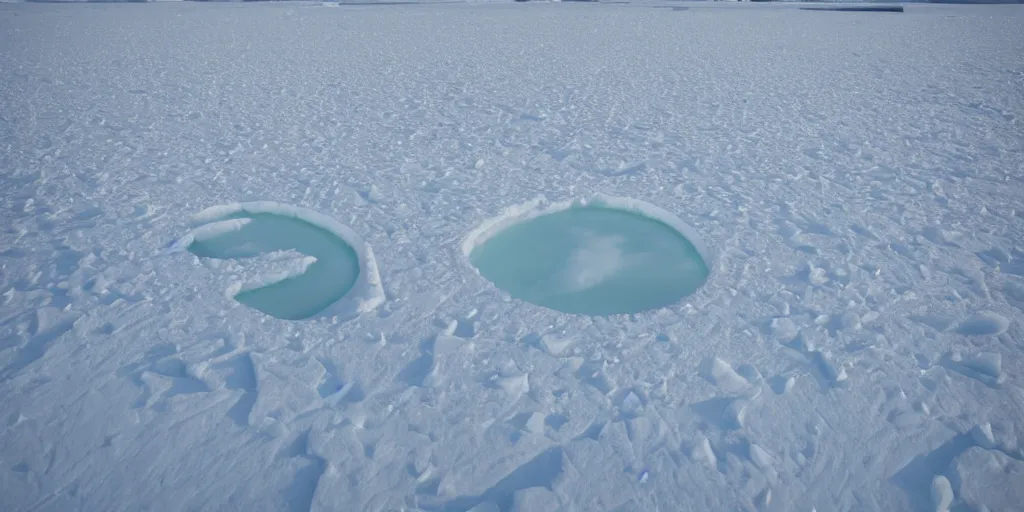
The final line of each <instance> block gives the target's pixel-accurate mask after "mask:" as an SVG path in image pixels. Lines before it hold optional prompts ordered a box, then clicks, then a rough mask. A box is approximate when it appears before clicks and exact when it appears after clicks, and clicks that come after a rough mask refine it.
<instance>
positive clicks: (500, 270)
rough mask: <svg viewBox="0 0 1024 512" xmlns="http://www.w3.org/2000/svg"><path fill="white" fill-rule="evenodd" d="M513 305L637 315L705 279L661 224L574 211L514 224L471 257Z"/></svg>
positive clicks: (690, 253) (704, 269)
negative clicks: (517, 301) (518, 301)
mask: <svg viewBox="0 0 1024 512" xmlns="http://www.w3.org/2000/svg"><path fill="white" fill-rule="evenodd" d="M470 261H471V262H472V263H473V265H474V266H476V267H477V268H478V269H479V270H480V273H481V275H483V276H484V277H485V278H487V279H488V280H490V281H491V282H493V283H494V284H496V285H497V286H498V287H499V288H501V289H503V290H505V291H506V292H508V293H509V294H510V295H512V296H513V297H515V298H518V299H522V300H525V301H528V302H532V303H534V304H537V305H540V306H544V307H548V308H551V309H554V310H558V311H562V312H565V313H578V314H587V315H613V314H623V313H637V312H640V311H644V310H649V309H654V308H659V307H663V306H667V305H670V304H673V303H676V302H678V301H679V300H680V299H682V298H683V297H686V296H687V295H690V294H691V293H693V292H694V291H696V290H697V288H699V287H700V285H701V284H703V283H704V280H705V279H707V276H708V266H707V264H706V263H705V262H704V260H703V259H702V258H701V255H700V253H699V252H698V251H697V249H696V248H695V247H694V245H693V244H692V243H690V241H689V240H687V239H686V237H684V236H683V235H682V234H681V233H679V232H678V231H677V230H675V229H673V228H672V227H670V226H668V225H667V224H665V223H663V222H660V221H658V220H655V219H652V218H649V217H646V216H643V215H640V214H637V213H632V212H628V211H624V210H618V209H612V208H609V207H605V206H575V207H572V208H569V209H567V210H562V211H558V212H555V213H550V214H546V215H542V216H539V217H536V218H533V219H530V220H527V221H524V222H521V223H517V224H514V225H512V226H510V227H508V228H506V229H504V230H502V231H501V232H499V233H497V234H495V235H494V236H492V237H491V238H489V239H488V240H487V241H485V242H484V243H483V244H481V245H479V246H478V247H476V248H475V249H474V250H473V251H472V252H471V253H470Z"/></svg>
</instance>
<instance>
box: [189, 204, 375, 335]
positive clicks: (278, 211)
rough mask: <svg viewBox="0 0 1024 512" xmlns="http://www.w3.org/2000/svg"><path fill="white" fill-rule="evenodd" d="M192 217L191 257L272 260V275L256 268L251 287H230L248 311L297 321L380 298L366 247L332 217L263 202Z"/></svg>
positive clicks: (358, 308) (363, 307)
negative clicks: (196, 224) (194, 221)
mask: <svg viewBox="0 0 1024 512" xmlns="http://www.w3.org/2000/svg"><path fill="white" fill-rule="evenodd" d="M197 220H198V224H199V226H198V227H197V228H195V229H194V230H193V231H192V232H191V234H190V235H189V236H188V237H187V245H186V248H187V250H188V251H189V252H191V253H192V254H195V255H196V256H199V257H201V258H214V259H231V260H249V259H255V258H258V257H268V256H269V257H270V260H269V264H270V265H271V267H272V270H271V271H270V272H269V273H259V272H255V271H254V272H252V273H251V274H252V275H250V276H249V277H250V278H253V279H251V280H250V282H248V283H238V284H237V285H235V286H233V287H232V289H229V293H230V294H231V296H232V297H234V299H235V300H237V301H238V302H241V303H242V304H245V305H247V306H249V307H251V308H254V309H257V310H259V311H262V312H264V313H266V314H268V315H271V316H274V317H277V318H281V319H284V320H302V319H306V318H311V317H313V316H317V315H320V314H327V313H348V312H349V311H354V312H356V313H361V312H365V311H368V310H370V309H372V308H374V307H376V306H377V305H378V304H380V303H381V302H382V301H383V290H382V289H381V287H380V277H379V275H378V273H377V267H376V263H375V261H374V258H373V253H372V251H371V250H370V248H369V246H367V245H366V244H365V243H364V242H363V241H362V239H361V238H359V237H358V236H356V235H355V234H354V233H352V232H351V230H350V229H348V228H347V227H346V226H343V225H341V224H338V223H337V222H335V221H333V220H332V219H330V218H329V217H326V216H324V215H321V214H319V213H317V212H314V211H312V210H307V209H304V208H299V207H296V206H292V205H287V204H281V203H273V202H269V201H266V202H253V203H241V204H232V205H224V206H218V207H213V208H209V209H207V210H204V211H203V212H200V213H199V214H198V215H197ZM275 255H276V256H275ZM296 256H299V257H296Z"/></svg>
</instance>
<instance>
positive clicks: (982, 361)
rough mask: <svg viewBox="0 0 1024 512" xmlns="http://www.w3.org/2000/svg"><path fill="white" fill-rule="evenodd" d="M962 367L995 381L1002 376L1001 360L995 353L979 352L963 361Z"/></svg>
mask: <svg viewBox="0 0 1024 512" xmlns="http://www.w3.org/2000/svg"><path fill="white" fill-rule="evenodd" d="M963 365H964V366H966V367H967V368H970V369H972V370H974V371H976V372H978V373H981V374H984V375H988V376H989V377H992V378H994V379H997V380H998V379H999V378H1000V377H1002V375H1003V358H1002V356H1001V355H999V354H998V353H996V352H981V353H979V354H978V355H976V356H974V357H972V358H971V359H968V360H965V361H964V362H963Z"/></svg>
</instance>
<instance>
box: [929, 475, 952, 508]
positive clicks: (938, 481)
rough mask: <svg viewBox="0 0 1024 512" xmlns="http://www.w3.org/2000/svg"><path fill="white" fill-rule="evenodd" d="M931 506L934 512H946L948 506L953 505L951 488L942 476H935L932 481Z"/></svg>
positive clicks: (946, 479) (947, 480)
mask: <svg viewBox="0 0 1024 512" xmlns="http://www.w3.org/2000/svg"><path fill="white" fill-rule="evenodd" d="M932 504H933V505H935V512H948V510H949V506H950V505H952V504H953V486H952V485H950V484H949V479H948V478H946V477H945V476H943V475H936V476H935V478H933V479H932Z"/></svg>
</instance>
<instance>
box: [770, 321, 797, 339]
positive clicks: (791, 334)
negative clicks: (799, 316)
mask: <svg viewBox="0 0 1024 512" xmlns="http://www.w3.org/2000/svg"><path fill="white" fill-rule="evenodd" d="M799 333H800V331H799V330H798V329H797V327H796V324H795V323H793V320H791V319H789V318H787V317H779V318H776V319H774V320H772V334H773V335H775V337H776V338H778V339H779V340H780V341H783V342H787V341H793V339H794V338H796V336H797V334H799Z"/></svg>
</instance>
